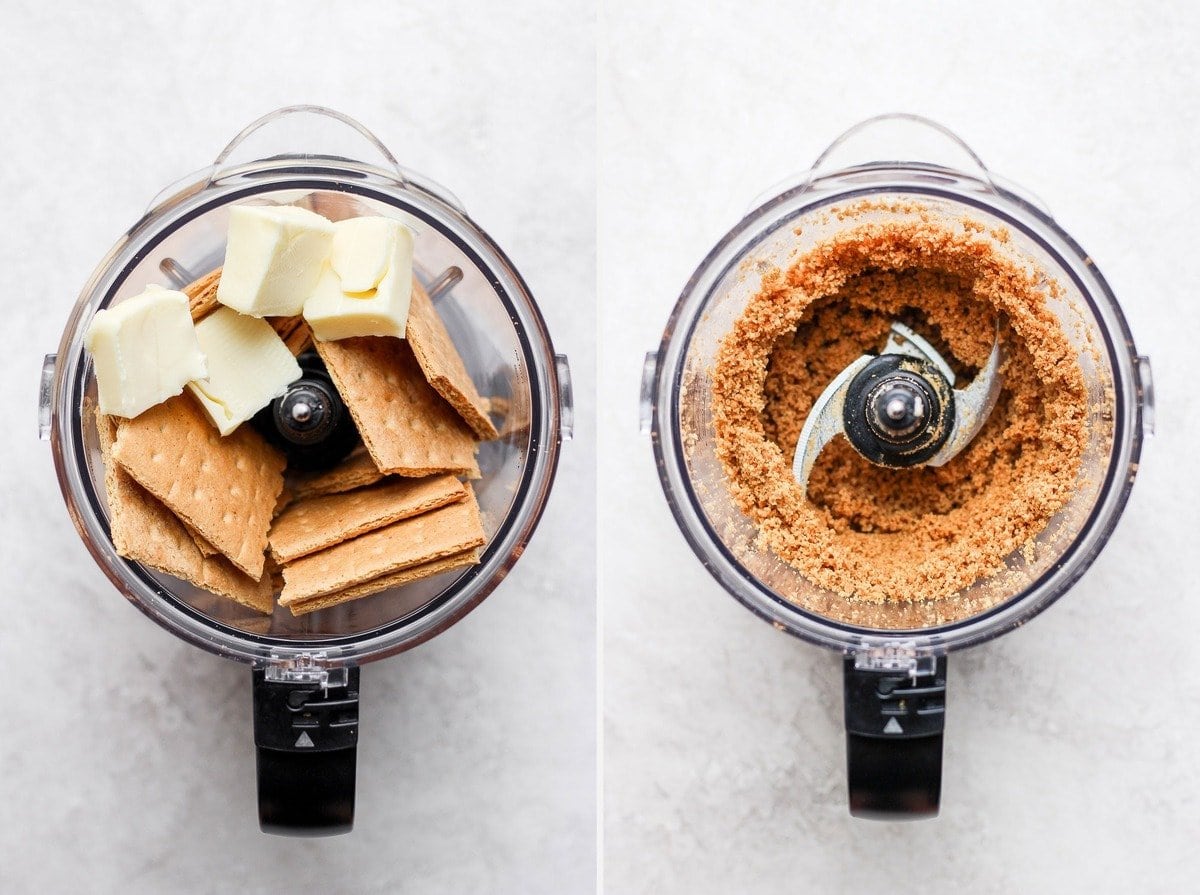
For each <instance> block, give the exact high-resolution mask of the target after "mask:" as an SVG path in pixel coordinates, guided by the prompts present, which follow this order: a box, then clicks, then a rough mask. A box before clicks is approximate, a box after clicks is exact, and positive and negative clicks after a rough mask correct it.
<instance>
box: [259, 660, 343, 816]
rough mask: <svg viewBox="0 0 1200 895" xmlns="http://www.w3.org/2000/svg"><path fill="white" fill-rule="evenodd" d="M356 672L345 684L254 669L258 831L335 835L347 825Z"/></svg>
mask: <svg viewBox="0 0 1200 895" xmlns="http://www.w3.org/2000/svg"><path fill="white" fill-rule="evenodd" d="M358 677H359V674H358V669H357V668H349V669H347V672H346V680H345V684H344V685H343V686H340V687H324V686H322V685H320V684H315V683H296V682H290V681H273V680H268V679H267V676H266V673H265V672H264V671H263V670H262V669H258V668H256V669H254V743H255V745H256V746H257V747H258V821H259V826H261V827H262V830H263V832H264V833H275V834H280V835H284V836H334V835H337V834H338V833H348V832H350V830H351V829H352V828H353V826H354V777H355V764H356V758H357V755H358Z"/></svg>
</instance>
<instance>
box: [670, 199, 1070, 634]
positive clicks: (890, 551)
mask: <svg viewBox="0 0 1200 895" xmlns="http://www.w3.org/2000/svg"><path fill="white" fill-rule="evenodd" d="M881 211H882V212H888V211H900V212H905V213H909V214H911V213H912V212H914V211H918V209H917V208H916V207H914V206H912V205H910V204H908V203H876V204H872V203H871V201H870V200H864V201H863V202H856V203H853V204H852V205H849V206H846V207H843V208H835V209H833V210H832V211H831V214H832V216H833V217H834V218H835V219H836V220H839V221H854V220H855V219H856V218H857V216H858V215H860V214H862V213H863V212H874V213H875V215H873V216H872V220H871V222H868V223H860V224H858V225H856V226H851V227H848V228H847V229H845V230H844V231H842V232H840V233H838V234H837V235H836V236H833V237H831V238H829V239H828V240H826V241H825V242H823V243H820V244H818V245H817V246H816V247H815V248H813V249H812V250H810V251H808V252H806V253H805V254H803V255H801V256H799V257H798V258H796V260H795V261H794V263H792V264H791V266H790V267H789V268H788V269H786V270H781V269H772V270H771V271H769V272H767V273H766V274H764V275H763V278H762V285H761V288H760V289H759V291H758V292H757V293H756V294H755V295H754V296H753V297H752V298H751V299H750V301H749V303H748V305H747V306H746V308H745V310H744V312H743V313H742V314H741V316H740V317H739V318H738V319H737V320H736V321H735V322H734V324H733V328H732V330H731V331H730V333H729V334H728V335H727V336H726V337H725V339H724V340H723V342H722V344H721V346H720V348H719V350H718V352H717V355H716V362H715V364H714V367H713V370H712V418H713V426H714V430H715V434H716V454H717V457H718V458H719V460H720V462H721V466H722V468H723V470H724V474H725V478H726V483H727V486H728V488H729V490H730V493H731V496H732V497H733V499H734V501H735V503H736V504H737V505H738V506H739V507H740V508H741V510H742V511H743V512H744V513H745V514H746V515H747V516H749V518H750V519H751V520H752V521H753V523H754V524H755V526H756V527H757V529H758V540H759V543H758V544H756V545H747V547H748V548H750V549H764V548H765V549H768V550H770V551H772V552H774V554H775V555H777V556H778V557H780V558H781V559H782V560H783V561H785V562H786V563H788V564H790V565H791V566H793V567H795V568H796V569H797V570H799V571H800V573H801V574H802V575H803V576H804V577H805V578H807V579H808V580H809V581H811V582H812V583H814V584H816V585H817V586H818V587H820V588H822V589H824V590H825V591H827V592H829V593H831V594H833V595H836V596H837V597H839V598H842V602H843V603H844V605H842V606H838V605H836V601H829V600H824V601H823V602H822V605H821V606H820V607H810V608H818V609H819V611H821V612H822V613H823V614H826V615H834V616H837V617H840V618H842V619H844V620H847V621H852V622H857V623H861V622H863V621H864V620H867V621H869V620H870V618H871V613H870V611H869V609H868V607H869V606H870V605H878V604H883V603H887V604H896V603H923V604H925V605H929V604H930V603H931V602H933V601H949V600H950V599H951V598H952V597H953V596H954V595H955V594H956V593H958V592H960V591H962V590H964V589H966V588H968V587H970V586H971V585H972V584H974V583H975V582H977V581H980V580H982V579H986V578H989V577H995V576H1000V575H1002V574H1012V572H1011V571H1006V565H1005V562H1006V559H1008V558H1010V557H1012V556H1014V555H1017V556H1021V555H1023V556H1024V557H1025V558H1026V559H1029V558H1030V557H1031V556H1032V555H1033V552H1034V551H1035V538H1036V537H1037V536H1038V535H1039V533H1041V532H1042V531H1043V530H1044V529H1045V528H1046V525H1047V523H1048V522H1049V521H1050V519H1051V518H1052V517H1053V516H1054V514H1055V513H1057V512H1058V511H1059V510H1061V509H1062V508H1063V507H1064V506H1065V505H1066V504H1067V502H1068V501H1069V500H1070V498H1071V495H1072V493H1073V492H1074V490H1075V489H1076V488H1077V487H1078V482H1077V479H1078V477H1079V471H1080V466H1081V459H1082V456H1083V452H1084V449H1085V446H1086V444H1087V438H1088V397H1087V390H1086V387H1085V383H1084V378H1083V373H1082V371H1081V369H1080V366H1079V362H1078V359H1077V357H1076V351H1075V348H1074V347H1073V346H1072V344H1071V342H1070V340H1069V339H1068V338H1067V336H1066V334H1065V333H1064V332H1063V330H1062V326H1061V324H1060V322H1059V320H1058V318H1057V317H1056V316H1055V315H1054V314H1053V313H1052V312H1051V311H1050V310H1049V308H1048V307H1047V299H1050V298H1053V299H1057V298H1060V297H1061V295H1062V293H1063V290H1062V288H1061V287H1060V286H1059V285H1058V284H1057V283H1056V282H1054V281H1053V280H1052V279H1050V278H1048V277H1047V276H1046V274H1045V273H1044V272H1042V271H1039V270H1035V269H1031V268H1030V267H1029V266H1027V265H1024V264H1021V263H1019V262H1018V261H1016V260H1014V259H1013V258H1012V257H1011V256H1010V255H1009V254H1007V253H1003V252H1001V250H1000V249H999V248H998V247H997V245H996V243H997V242H999V243H1001V244H1003V243H1005V242H1007V241H1008V240H1009V238H1010V237H1009V234H1008V233H1007V232H991V231H987V230H986V228H984V227H983V226H982V225H980V224H977V223H975V222H973V221H970V220H969V219H968V220H963V221H960V222H959V225H958V226H957V227H953V228H951V227H948V226H946V225H944V224H939V223H937V222H936V221H935V220H934V219H933V218H932V216H930V215H924V214H919V213H918V214H917V216H916V218H915V219H914V218H912V217H907V218H905V219H903V220H901V221H882V220H880V218H879V217H878V216H877V215H878V213H879V212H881ZM895 320H899V321H902V322H904V323H907V324H908V325H910V326H912V327H913V328H914V329H916V331H917V332H919V333H920V334H921V335H923V336H925V337H926V338H927V339H929V340H930V341H931V342H932V343H933V345H934V346H935V347H936V348H937V349H938V351H939V352H941V353H942V354H943V356H944V357H946V359H947V360H948V361H949V362H950V364H951V366H952V367H953V368H954V371H955V373H956V375H958V376H960V377H962V380H961V381H960V382H959V383H958V384H959V387H962V385H964V384H965V383H966V382H969V381H970V379H971V378H973V377H974V376H975V374H976V373H977V372H978V370H979V368H980V367H982V366H983V365H984V363H985V362H986V359H987V356H988V352H989V351H990V350H991V346H992V342H993V338H994V335H995V332H996V326H997V321H999V325H1000V339H1001V342H1002V344H1003V346H1004V352H1005V354H1004V362H1003V365H1002V367H1001V373H1002V375H1003V377H1004V380H1003V389H1002V391H1001V394H1000V398H999V401H998V402H997V405H996V407H995V409H994V410H993V411H992V413H991V415H990V416H989V418H988V421H987V423H986V425H985V426H984V428H983V429H982V431H980V432H979V434H978V435H976V437H975V438H974V440H973V441H972V442H971V443H970V444H969V445H968V446H967V448H966V449H965V450H964V451H963V452H962V453H961V454H959V455H958V456H957V457H955V458H954V459H953V460H951V461H950V462H949V463H948V464H946V465H945V466H942V467H940V468H934V467H915V468H911V469H900V470H897V469H885V468H882V467H878V466H874V465H872V464H871V463H869V462H868V461H867V460H865V459H863V458H862V457H860V456H859V455H858V454H857V453H856V452H855V451H854V450H853V449H852V448H851V446H850V444H849V443H848V442H847V441H846V440H845V438H842V437H839V438H836V439H834V441H833V442H832V443H830V444H829V445H828V446H827V447H826V448H825V450H824V451H822V453H821V455H820V457H819V459H818V461H817V464H816V466H815V467H814V469H813V472H812V476H811V478H810V480H809V486H808V495H807V498H806V497H805V496H804V495H803V494H802V493H801V490H800V487H799V485H798V484H797V483H796V480H795V478H794V477H793V474H792V460H793V456H794V453H795V448H796V441H797V439H798V437H799V434H800V430H801V428H802V427H803V424H804V421H805V419H806V417H807V416H808V413H809V411H810V409H811V408H812V405H813V402H814V401H815V399H816V398H817V397H818V396H819V395H820V393H821V392H822V391H823V390H824V389H825V387H826V386H827V385H828V384H829V383H830V381H831V380H832V379H833V378H834V377H835V376H836V375H837V374H838V373H839V372H841V371H842V370H843V369H844V368H845V367H846V366H847V365H849V364H850V363H851V362H852V361H854V360H855V359H856V358H858V357H859V356H861V355H862V354H864V353H868V352H870V353H878V352H879V351H880V350H882V348H883V347H884V345H885V342H886V338H887V333H888V329H889V326H890V324H891V323H892V322H893V321H895ZM693 437H694V433H693ZM687 438H688V433H687V432H685V433H684V440H685V443H687ZM784 596H789V597H791V595H788V594H784ZM796 599H800V598H799V597H796ZM935 614H936V615H938V616H939V617H941V616H942V615H945V617H946V618H954V617H964V614H969V612H968V611H967V610H966V609H965V608H962V607H960V608H959V609H955V608H952V607H950V606H949V605H947V607H946V609H945V611H944V612H941V611H939V612H937V613H935ZM926 617H927V616H926Z"/></svg>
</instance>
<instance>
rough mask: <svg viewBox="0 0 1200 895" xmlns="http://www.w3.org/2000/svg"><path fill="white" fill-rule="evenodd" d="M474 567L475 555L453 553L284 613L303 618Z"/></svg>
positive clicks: (300, 604) (471, 551) (326, 596)
mask: <svg viewBox="0 0 1200 895" xmlns="http://www.w3.org/2000/svg"><path fill="white" fill-rule="evenodd" d="M478 564H479V551H478V550H468V551H466V552H465V553H456V554H455V555H453V556H447V557H444V558H443V559H435V560H434V561H433V562H426V563H421V564H420V565H419V566H409V567H408V568H407V569H401V570H400V571H399V572H393V573H391V574H390V575H383V576H381V577H379V578H372V579H371V580H370V581H364V582H363V583H362V584H356V585H354V586H353V587H348V588H346V589H345V590H339V591H338V592H337V593H332V594H326V595H325V596H323V597H313V598H312V599H311V600H302V601H300V602H299V603H292V604H291V605H290V606H288V609H290V610H291V613H292V615H306V614H308V613H309V612H316V611H317V610H318V609H329V608H330V607H332V606H340V605H341V604H342V603H349V602H350V601H351V600H361V599H362V598H363V597H369V596H371V595H372V594H377V593H379V592H380V591H384V590H390V589H391V588H393V587H400V586H401V585H402V584H410V583H412V582H413V581H420V580H422V579H424V578H432V577H433V576H434V575H442V574H444V573H446V572H452V571H454V570H455V569H461V568H463V567H464V566H474V565H478Z"/></svg>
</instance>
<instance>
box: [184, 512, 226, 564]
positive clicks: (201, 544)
mask: <svg viewBox="0 0 1200 895" xmlns="http://www.w3.org/2000/svg"><path fill="white" fill-rule="evenodd" d="M180 525H182V526H183V527H184V528H186V529H187V533H188V535H189V537H191V539H192V540H193V541H194V542H195V544H196V547H197V549H199V551H200V552H201V553H202V554H203V555H204V556H220V554H221V551H220V550H218V549H217V548H216V547H214V546H213V545H212V544H210V543H208V541H206V540H204V535H202V534H200V532H198V531H196V529H194V528H192V527H191V526H190V525H188V524H187V523H186V522H184V521H182V520H180Z"/></svg>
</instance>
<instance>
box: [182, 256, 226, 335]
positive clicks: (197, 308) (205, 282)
mask: <svg viewBox="0 0 1200 895" xmlns="http://www.w3.org/2000/svg"><path fill="white" fill-rule="evenodd" d="M220 282H221V268H219V267H218V268H217V269H216V270H214V271H211V272H209V273H206V274H205V275H204V276H202V277H201V278H200V279H198V280H196V281H194V282H192V283H189V284H188V285H187V286H184V287H183V294H184V295H186V296H187V297H188V307H189V309H190V310H191V312H192V321H193V322H194V323H199V322H200V321H201V320H203V319H204V318H205V317H207V316H208V315H209V314H211V313H212V312H213V311H215V310H216V309H217V308H219V307H220V306H221V303H220V302H219V301H217V284H218V283H220Z"/></svg>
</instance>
